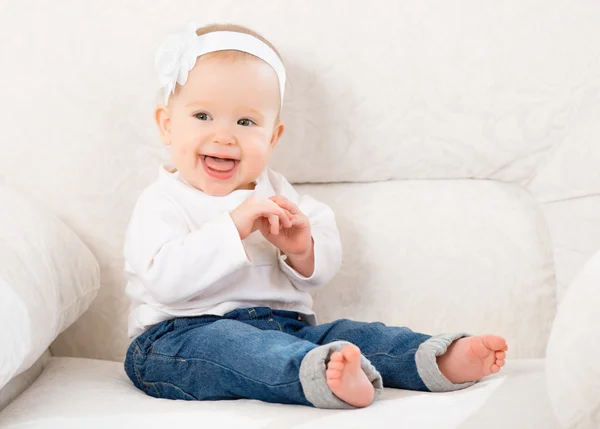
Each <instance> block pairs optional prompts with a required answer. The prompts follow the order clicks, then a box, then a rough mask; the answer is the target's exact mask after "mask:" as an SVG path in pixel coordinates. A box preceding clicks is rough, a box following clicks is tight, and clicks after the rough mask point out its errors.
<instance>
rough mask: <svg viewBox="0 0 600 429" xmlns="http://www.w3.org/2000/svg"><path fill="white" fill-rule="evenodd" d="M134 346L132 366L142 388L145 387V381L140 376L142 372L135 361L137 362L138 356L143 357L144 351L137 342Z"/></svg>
mask: <svg viewBox="0 0 600 429" xmlns="http://www.w3.org/2000/svg"><path fill="white" fill-rule="evenodd" d="M133 345H134V346H135V351H134V352H133V356H132V359H131V360H132V362H131V365H132V366H133V372H135V376H136V377H137V379H138V384H139V385H140V386H142V385H143V380H142V376H141V375H140V372H139V371H138V368H137V365H136V363H135V361H136V360H137V358H138V356H141V355H142V349H140V347H139V346H138V343H137V341H134V342H133Z"/></svg>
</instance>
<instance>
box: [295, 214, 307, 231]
mask: <svg viewBox="0 0 600 429" xmlns="http://www.w3.org/2000/svg"><path fill="white" fill-rule="evenodd" d="M308 224H309V221H308V218H307V217H306V216H302V215H296V216H294V219H293V220H292V226H295V227H297V228H301V227H305V226H307V225H308Z"/></svg>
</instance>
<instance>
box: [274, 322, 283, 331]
mask: <svg viewBox="0 0 600 429" xmlns="http://www.w3.org/2000/svg"><path fill="white" fill-rule="evenodd" d="M273 321H274V322H275V323H276V324H277V326H278V327H279V330H280V331H281V332H283V328H282V327H281V325H280V324H279V322H278V321H277V320H275V319H273Z"/></svg>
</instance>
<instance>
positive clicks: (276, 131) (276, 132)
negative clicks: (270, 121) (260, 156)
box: [270, 122, 285, 149]
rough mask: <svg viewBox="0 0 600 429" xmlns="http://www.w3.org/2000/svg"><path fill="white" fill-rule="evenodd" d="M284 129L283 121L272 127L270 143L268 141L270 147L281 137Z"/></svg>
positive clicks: (273, 146) (272, 147)
mask: <svg viewBox="0 0 600 429" xmlns="http://www.w3.org/2000/svg"><path fill="white" fill-rule="evenodd" d="M284 130H285V125H283V123H281V122H279V124H277V125H275V128H273V135H272V136H271V143H270V145H271V149H274V148H275V145H276V144H277V142H278V141H279V139H280V138H281V135H282V134H283V131H284Z"/></svg>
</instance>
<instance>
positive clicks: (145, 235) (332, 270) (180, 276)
mask: <svg viewBox="0 0 600 429" xmlns="http://www.w3.org/2000/svg"><path fill="white" fill-rule="evenodd" d="M252 195H257V196H261V197H265V198H268V197H271V196H273V195H283V196H285V197H287V198H288V199H289V200H290V201H292V202H293V203H295V204H296V205H297V206H298V207H299V208H300V210H301V211H302V212H303V213H304V214H305V215H306V216H307V217H308V218H309V220H310V224H311V232H312V236H313V241H314V254H315V268H314V272H313V274H312V275H311V276H310V277H308V278H307V277H304V276H302V275H300V274H299V273H298V272H296V271H295V270H294V269H293V268H291V267H290V266H289V265H288V264H287V263H286V262H285V255H282V254H281V253H280V251H279V249H277V248H276V247H275V246H273V245H272V244H271V243H269V242H268V241H267V240H266V239H265V238H264V237H263V236H262V234H261V233H260V232H259V231H255V232H254V233H252V234H251V235H250V236H249V237H248V238H246V239H245V240H243V241H242V240H241V239H240V236H239V233H238V231H237V229H236V227H235V225H234V223H233V220H232V219H231V216H230V215H229V213H230V212H231V211H232V210H233V209H235V208H236V207H237V206H239V205H240V204H241V203H242V202H243V201H245V200H246V199H247V198H249V197H250V196H252ZM341 255H342V252H341V245H340V239H339V234H338V230H337V226H336V223H335V217H334V214H333V212H332V210H331V209H330V208H329V207H328V206H327V205H325V204H323V203H321V202H319V201H316V200H315V199H313V198H311V197H309V196H300V195H299V194H298V193H297V192H296V190H295V189H294V188H293V187H292V185H290V183H289V182H288V181H287V180H286V179H285V178H284V177H283V176H282V175H280V174H278V173H275V172H273V171H271V170H265V171H264V172H263V174H262V175H261V176H260V177H259V178H258V179H257V181H256V187H255V189H254V190H237V191H233V192H232V193H230V194H229V195H226V196H220V197H219V196H211V195H207V194H205V193H203V192H202V191H200V190H198V189H196V188H194V187H193V186H191V185H190V184H188V183H187V182H186V181H185V180H184V179H183V178H182V177H181V175H180V174H179V172H176V171H174V169H173V168H172V167H171V166H162V167H161V168H160V169H159V177H158V179H157V180H156V181H155V182H154V183H153V184H151V185H150V186H149V187H148V188H147V189H146V190H144V192H143V193H142V194H141V195H140V197H139V199H138V201H137V204H136V206H135V208H134V210H133V214H132V216H131V219H130V222H129V227H128V230H127V235H126V238H125V248H124V256H125V275H126V277H127V281H128V283H127V288H126V292H127V295H128V296H129V298H130V299H131V309H130V314H129V337H130V338H133V337H135V336H137V335H139V334H141V333H142V332H143V331H144V330H146V329H147V328H149V327H150V326H152V325H155V324H156V323H159V322H162V321H164V320H169V319H173V318H176V317H188V316H199V315H204V314H213V315H218V316H222V315H224V314H226V313H228V312H230V311H233V310H235V309H237V308H247V307H258V306H266V307H271V308H273V309H278V310H290V311H296V312H299V313H302V314H303V315H305V316H306V320H307V321H308V322H309V323H313V324H314V323H315V322H316V319H315V316H314V312H313V311H312V297H311V295H310V294H309V292H311V291H314V290H315V289H317V288H319V287H321V286H323V285H325V284H326V283H327V282H329V281H330V280H331V279H332V278H333V276H334V275H335V274H336V273H337V271H338V269H339V267H340V264H341V259H342V256H341Z"/></svg>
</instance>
